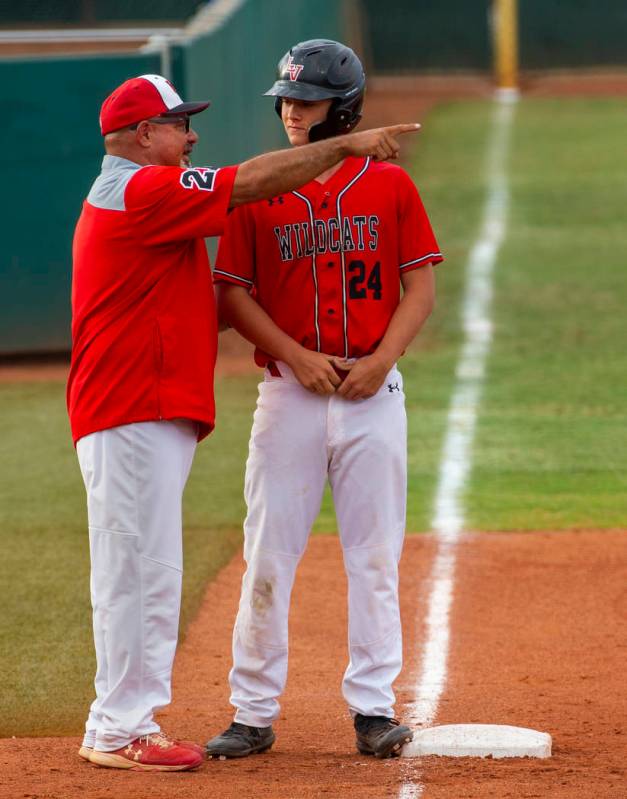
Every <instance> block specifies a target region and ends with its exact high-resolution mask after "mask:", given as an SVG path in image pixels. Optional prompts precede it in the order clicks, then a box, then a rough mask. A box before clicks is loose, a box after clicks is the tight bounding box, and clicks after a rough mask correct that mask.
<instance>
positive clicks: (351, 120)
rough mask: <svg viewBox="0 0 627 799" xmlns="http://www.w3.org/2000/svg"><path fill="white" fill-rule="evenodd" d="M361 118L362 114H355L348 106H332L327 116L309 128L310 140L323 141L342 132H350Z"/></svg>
mask: <svg viewBox="0 0 627 799" xmlns="http://www.w3.org/2000/svg"><path fill="white" fill-rule="evenodd" d="M360 119H361V114H354V113H353V112H352V111H348V110H347V109H346V108H331V109H330V110H329V113H328V114H327V118H326V119H325V120H324V121H323V122H318V123H317V124H316V125H312V126H311V127H310V128H309V141H310V142H314V141H321V140H322V139H329V138H331V136H338V135H339V134H340V133H350V131H351V130H352V129H353V128H354V127H355V125H356V124H357V123H358V122H359V120H360Z"/></svg>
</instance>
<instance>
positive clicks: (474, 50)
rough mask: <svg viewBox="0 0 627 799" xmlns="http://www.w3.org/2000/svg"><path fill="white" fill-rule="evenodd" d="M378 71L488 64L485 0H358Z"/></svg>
mask: <svg viewBox="0 0 627 799" xmlns="http://www.w3.org/2000/svg"><path fill="white" fill-rule="evenodd" d="M361 2H362V8H363V11H364V23H365V31H366V35H367V42H368V46H369V54H370V59H371V65H370V66H371V68H374V71H375V72H378V73H394V74H398V73H400V72H416V71H420V70H442V69H445V70H450V69H488V68H489V66H490V44H489V37H488V8H489V2H488V0H441V1H440V2H436V1H435V0H361Z"/></svg>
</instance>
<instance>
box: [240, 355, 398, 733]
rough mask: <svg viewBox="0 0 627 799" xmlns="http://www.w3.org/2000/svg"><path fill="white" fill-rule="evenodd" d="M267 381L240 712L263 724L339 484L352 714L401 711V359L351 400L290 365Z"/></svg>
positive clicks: (252, 471) (258, 414) (251, 500)
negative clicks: (304, 568)
mask: <svg viewBox="0 0 627 799" xmlns="http://www.w3.org/2000/svg"><path fill="white" fill-rule="evenodd" d="M277 366H278V369H279V371H280V373H281V375H282V377H273V376H272V375H271V374H270V373H269V371H268V370H266V374H265V379H264V382H263V383H261V385H260V386H259V399H258V401H257V409H256V411H255V416H254V422H253V428H252V433H251V439H250V449H249V457H248V461H247V465H246V480H245V497H246V503H247V506H248V514H247V517H246V521H245V523H244V536H245V541H244V558H245V560H246V564H247V570H246V573H245V575H244V579H243V583H242V593H241V598H240V605H239V612H238V615H237V620H236V623H235V629H234V632H233V668H232V670H231V672H230V675H229V681H230V686H231V704H232V705H233V706H234V707H235V708H236V713H235V720H236V721H238V722H240V723H242V724H247V725H250V726H254V727H266V726H268V725H270V724H271V723H272V722H273V721H274V720H275V719H276V718H277V717H278V715H279V710H280V706H279V703H278V701H277V699H278V697H279V696H280V695H281V693H282V692H283V689H284V686H285V681H286V677H287V659H288V612H289V605H290V596H291V591H292V585H293V582H294V577H295V573H296V568H297V566H298V562H299V560H300V558H301V556H302V555H303V553H304V551H305V548H306V546H307V540H308V537H309V532H310V530H311V527H312V524H313V522H314V520H315V518H316V516H317V515H318V512H319V510H320V504H321V500H322V495H323V491H324V486H325V483H326V480H327V478H328V479H329V482H330V485H331V489H332V492H333V499H334V503H335V510H336V516H337V520H338V526H339V531H340V540H341V544H342V548H343V554H344V566H345V569H346V574H347V577H348V609H349V625H348V627H349V629H348V638H349V658H350V659H349V664H348V668H347V669H346V672H345V675H344V679H343V682H342V692H343V695H344V698H345V699H346V702H347V703H348V707H349V710H350V711H351V713H352V714H355V713H362V714H364V715H367V716H388V717H390V716H393V715H394V713H393V706H394V700H395V698H394V693H393V690H392V683H393V682H394V680H395V679H396V677H397V676H398V674H399V671H400V669H401V665H402V638H401V623H400V614H399V605H398V561H399V558H400V555H401V549H402V545H403V537H404V532H405V512H406V493H407V491H406V483H407V420H406V413H405V397H404V394H403V382H402V377H401V375H400V373H399V372H398V370H397V369H396V368H394V369H392V370H391V371H390V373H389V374H388V376H387V377H386V379H385V381H384V383H383V385H382V386H381V388H380V390H379V391H378V393H377V394H376V395H375V396H373V397H371V398H369V399H366V400H357V401H348V400H344V399H342V398H341V397H340V396H339V395H331V396H321V395H317V394H313V393H311V392H309V391H307V390H306V389H304V388H303V387H302V386H301V385H300V384H299V383H298V381H297V380H296V378H295V376H294V375H293V373H292V372H291V370H290V369H289V367H288V366H287V365H286V364H284V363H278V364H277Z"/></svg>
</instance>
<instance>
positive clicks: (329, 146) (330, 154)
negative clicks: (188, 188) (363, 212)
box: [230, 123, 420, 207]
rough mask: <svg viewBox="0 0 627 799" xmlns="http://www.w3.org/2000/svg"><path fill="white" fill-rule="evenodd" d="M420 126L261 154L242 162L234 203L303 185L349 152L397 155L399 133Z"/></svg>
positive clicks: (380, 156)
mask: <svg viewBox="0 0 627 799" xmlns="http://www.w3.org/2000/svg"><path fill="white" fill-rule="evenodd" d="M419 129H420V125H419V124H417V123H408V124H401V125H390V126H389V127H386V128H374V129H372V130H363V131H360V132H359V133H349V134H347V135H345V136H336V137H334V138H332V139H326V140H324V141H320V142H315V143H314V144H306V145H304V146H302V147H294V148H292V149H290V150H277V151H276V152H273V153H266V154H265V155H258V156H257V157H256V158H251V159H250V160H249V161H244V162H243V163H242V164H240V167H239V169H238V170H237V176H236V178H235V183H234V185H233V193H232V194H231V203H230V204H231V207H234V206H236V205H243V204H244V203H250V202H255V201H256V200H264V199H268V198H270V197H275V196H276V195H277V194H284V193H286V192H288V191H291V190H292V189H297V188H299V187H300V186H304V185H305V183H309V181H310V180H313V179H314V178H316V177H317V176H318V175H320V174H321V173H322V172H324V171H325V170H327V169H329V167H332V166H334V165H335V164H337V163H338V162H339V161H341V160H342V159H343V158H347V157H348V156H357V157H360V156H367V155H370V156H372V157H373V158H376V159H377V160H378V161H386V160H387V159H388V158H396V157H397V156H398V153H399V150H400V144H399V143H398V141H397V137H398V136H400V135H401V134H402V133H412V132H413V133H415V132H416V131H417V130H419Z"/></svg>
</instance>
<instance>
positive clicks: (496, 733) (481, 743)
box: [401, 724, 551, 757]
mask: <svg viewBox="0 0 627 799" xmlns="http://www.w3.org/2000/svg"><path fill="white" fill-rule="evenodd" d="M424 755H444V756H446V757H551V736H550V735H549V734H548V733H546V732H537V731H536V730H528V729H526V728H524V727H508V726H506V725H501V724H443V725H442V726H440V727H427V728H426V729H424V730H415V731H414V740H413V741H412V742H411V743H408V744H405V746H404V747H403V749H402V751H401V756H402V757H422V756H424Z"/></svg>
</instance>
